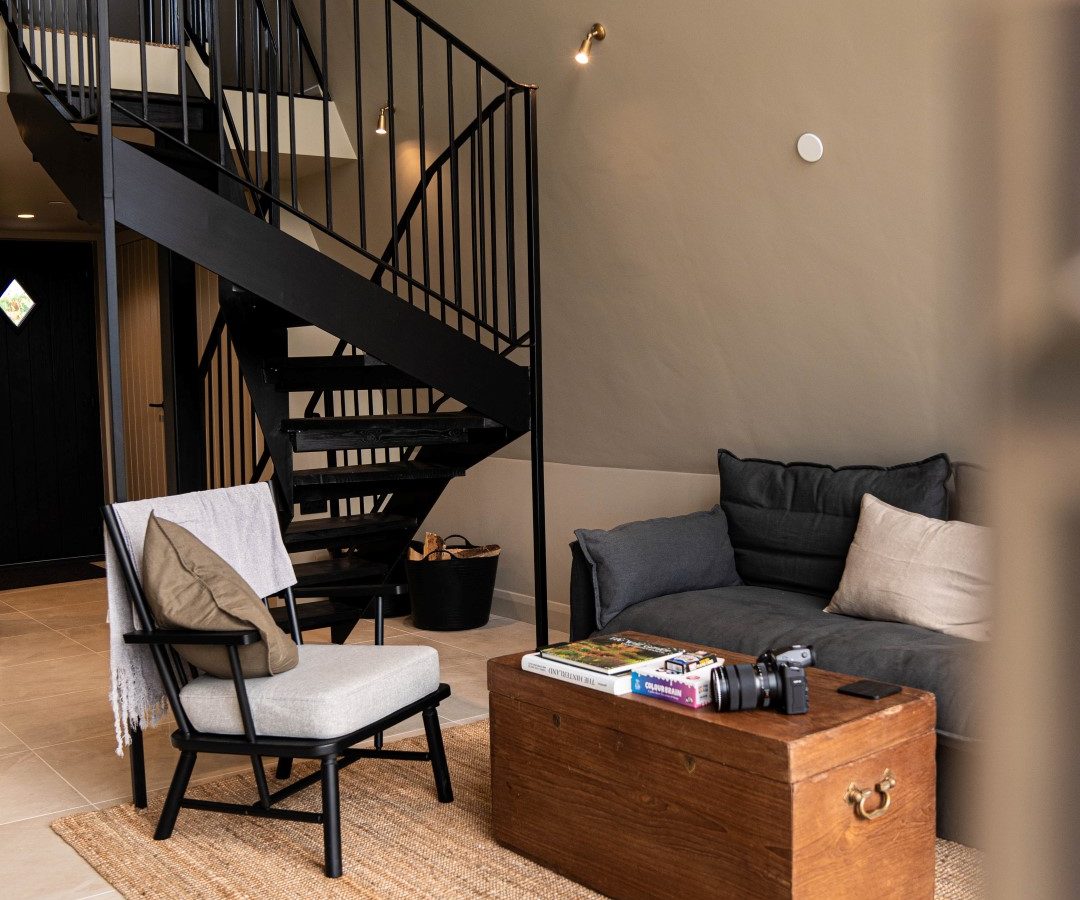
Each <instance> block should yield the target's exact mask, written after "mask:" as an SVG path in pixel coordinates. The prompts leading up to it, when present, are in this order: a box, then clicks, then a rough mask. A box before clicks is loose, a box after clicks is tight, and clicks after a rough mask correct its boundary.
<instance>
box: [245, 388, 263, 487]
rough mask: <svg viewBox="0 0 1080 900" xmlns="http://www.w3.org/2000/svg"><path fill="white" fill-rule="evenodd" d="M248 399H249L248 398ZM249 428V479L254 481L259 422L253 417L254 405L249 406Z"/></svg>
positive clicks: (257, 456) (258, 451) (257, 458)
mask: <svg viewBox="0 0 1080 900" xmlns="http://www.w3.org/2000/svg"><path fill="white" fill-rule="evenodd" d="M249 399H250V398H249ZM248 425H249V426H250V428H251V460H252V462H251V477H252V478H253V479H254V478H255V477H256V476H255V467H256V466H257V465H258V463H259V453H260V450H259V422H258V419H256V417H255V404H254V403H253V404H251V416H250V419H249V422H248Z"/></svg>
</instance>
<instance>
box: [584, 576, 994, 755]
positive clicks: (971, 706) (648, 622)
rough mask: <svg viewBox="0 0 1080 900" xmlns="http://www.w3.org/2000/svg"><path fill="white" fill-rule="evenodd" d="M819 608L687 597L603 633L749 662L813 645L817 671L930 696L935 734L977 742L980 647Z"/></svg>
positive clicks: (766, 599) (743, 595) (789, 596)
mask: <svg viewBox="0 0 1080 900" xmlns="http://www.w3.org/2000/svg"><path fill="white" fill-rule="evenodd" d="M825 602H826V601H825V600H824V599H822V598H821V597H815V596H811V595H809V594H800V593H797V592H795V591H782V590H777V589H775V588H767V587H757V586H750V585H745V586H742V587H726V588H713V589H711V590H707V591H688V592H686V593H682V594H670V595H668V596H667V597H657V598H655V599H653V600H646V601H644V602H642V603H637V604H635V605H634V606H631V607H630V608H629V609H627V610H624V611H623V612H621V613H619V615H617V616H616V617H615V618H614V619H612V620H611V621H610V622H609V623H608V624H607V626H605V627H604V628H603V629H601V633H602V634H612V633H614V632H616V631H643V632H646V633H647V634H655V635H659V636H661V637H666V638H671V639H672V640H675V641H680V640H681V641H691V642H698V643H703V644H710V645H712V646H714V647H721V648H723V649H725V650H734V651H737V652H739V653H749V654H752V655H754V656H757V654H759V653H761V652H762V651H763V650H765V649H767V648H769V647H781V646H784V645H785V644H797V643H801V644H813V645H814V650H815V652H816V653H817V663H818V665H819V666H820V667H821V668H823V669H830V670H832V671H834V672H843V673H845V674H848V675H857V676H859V677H860V678H871V679H876V680H878V681H887V682H891V683H893V684H903V685H907V686H908V687H914V688H919V689H921V690H924V691H931V692H933V693H934V694H935V695H936V696H937V714H938V721H937V727H938V732H939V733H940V734H944V735H949V736H950V737H954V738H956V739H958V740H972V739H975V738H977V737H978V736H979V731H980V729H979V721H980V719H981V714H980V711H979V710H978V708H977V707H976V704H975V703H974V702H973V699H972V698H973V696H974V695H975V693H976V692H975V684H976V682H975V677H976V672H977V671H978V663H979V656H980V654H981V653H982V652H983V651H984V650H985V645H981V644H980V643H979V642H978V641H969V640H966V639H965V638H959V637H953V636H951V635H947V634H939V633H938V632H936V631H928V630H927V629H925V628H919V627H917V626H915V625H903V624H900V623H898V622H873V621H869V620H866V619H855V618H851V617H849V616H840V615H832V614H829V613H826V612H823V611H822V610H823V607H824V606H825ZM810 702H811V704H812V703H813V702H814V698H813V697H811V698H810Z"/></svg>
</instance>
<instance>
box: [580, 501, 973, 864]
mask: <svg viewBox="0 0 1080 900" xmlns="http://www.w3.org/2000/svg"><path fill="white" fill-rule="evenodd" d="M951 506H953V508H954V509H956V508H957V506H958V504H955V503H954V504H951ZM571 551H572V554H573V564H572V569H571V576H570V607H571V625H570V636H571V639H573V640H577V639H580V638H584V637H588V636H590V635H593V634H610V633H613V632H617V631H626V630H633V631H642V632H647V633H649V634H656V635H662V636H664V637H668V638H672V639H673V640H675V641H680V640H683V641H692V642H699V643H704V644H710V645H714V646H717V647H722V648H725V649H728V650H734V651H737V652H740V653H748V654H753V655H757V654H758V653H760V652H761V651H762V650H765V649H766V648H768V647H776V646H782V645H784V644H791V643H806V644H812V645H813V646H814V649H815V651H816V653H817V659H818V665H819V666H820V667H821V668H824V669H830V670H833V671H836V672H843V673H845V674H849V675H857V676H860V677H864V678H872V679H876V680H879V681H886V682H891V683H894V684H902V685H908V686H911V687H915V688H920V689H922V690H927V691H931V692H933V693H934V695H935V696H936V698H937V715H938V721H937V733H938V752H937V763H938V773H937V775H938V802H937V817H938V826H937V827H938V835H939V836H941V837H944V838H947V839H950V840H955V841H960V842H961V843H968V844H971V843H973V842H974V836H973V834H972V831H971V828H970V827H968V826H967V824H966V822H965V816H964V805H965V804H964V801H965V799H966V798H969V797H970V796H971V787H970V786H971V777H972V769H973V765H972V762H973V756H974V753H975V750H976V745H977V742H976V739H975V735H976V732H977V724H978V723H977V711H976V708H975V702H974V697H973V695H974V691H973V690H972V688H971V685H972V679H973V672H974V671H975V669H976V665H977V663H976V657H977V655H978V654H979V653H980V652H981V651H983V650H984V649H985V645H983V644H979V643H977V642H974V641H968V640H965V639H963V638H957V637H951V636H948V635H944V634H940V633H938V632H935V631H928V630H926V629H923V628H918V627H915V626H912V625H902V624H898V623H893V622H875V621H867V620H863V619H854V618H850V617H847V616H841V615H834V614H827V613H824V612H823V609H824V608H825V606H826V605H827V603H828V598H826V597H822V596H816V595H811V594H807V593H801V592H796V591H791V590H779V589H777V588H775V587H770V586H764V585H761V584H753V583H744V584H743V585H740V586H736V587H722V588H713V589H709V590H698V591H690V592H686V593H679V594H671V595H668V596H663V597H655V598H653V599H650V600H645V601H642V602H640V603H637V604H635V605H633V606H630V607H629V608H628V609H625V610H623V611H622V612H620V613H619V614H618V615H616V616H615V617H614V618H613V619H612V620H611V621H610V622H608V623H607V624H606V625H605V627H603V628H601V629H598V628H597V618H596V600H595V596H594V585H593V577H592V569H591V566H590V564H589V561H588V559H587V558H586V556H585V554H584V553H583V552H582V550H581V548H580V546H579V545H578V543H577V542H576V541H575V542H574V543H573V544H572V545H571ZM743 581H744V582H748V581H749V579H747V578H746V576H745V575H744V576H743ZM811 703H813V697H811Z"/></svg>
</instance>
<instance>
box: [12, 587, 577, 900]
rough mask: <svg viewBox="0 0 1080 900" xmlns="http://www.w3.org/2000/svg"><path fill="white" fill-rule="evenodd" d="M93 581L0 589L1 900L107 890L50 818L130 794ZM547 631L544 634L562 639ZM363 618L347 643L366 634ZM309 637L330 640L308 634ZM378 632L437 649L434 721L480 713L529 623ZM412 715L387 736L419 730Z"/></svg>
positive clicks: (157, 754) (210, 771) (160, 755)
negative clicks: (494, 662) (489, 681)
mask: <svg viewBox="0 0 1080 900" xmlns="http://www.w3.org/2000/svg"><path fill="white" fill-rule="evenodd" d="M104 620H105V582H104V580H103V579H98V580H94V581H81V582H74V583H71V584H63V585H46V586H41V587H33V588H24V589H21V590H14V591H5V592H0V872H3V875H4V890H3V895H4V897H5V898H6V900H19V898H35V900H45V898H69V900H79V898H85V897H117V896H119V895H118V894H117V893H116V892H115V891H113V890H112V889H111V888H110V887H109V885H108V884H107V883H106V882H104V881H103V880H102V879H101V878H100V877H99V876H98V875H97V873H96V872H94V870H93V869H92V868H90V866H89V865H87V864H86V863H85V862H83V861H82V859H81V858H80V857H79V856H78V855H77V854H76V853H75V851H73V850H71V849H70V848H69V847H68V846H67V845H66V844H65V843H64V842H63V841H61V840H60V838H58V837H56V835H54V834H53V832H52V831H51V829H50V828H49V823H50V822H51V821H52V820H53V819H55V818H57V817H58V816H61V815H68V814H70V813H72V812H75V811H78V810H87V809H93V808H95V807H99V808H100V807H103V806H108V805H110V804H114V803H123V802H129V799H130V794H129V782H128V769H127V762H126V760H123V759H120V758H119V757H117V756H116V754H115V752H114V751H115V743H116V742H115V738H114V737H113V721H112V710H111V708H110V706H109V702H108V699H107V698H108V630H107V626H106V625H105V624H104ZM565 638H566V636H565V635H560V634H557V633H553V634H552V640H565ZM372 639H373V628H372V624H371V623H370V622H362V623H361V624H360V626H358V627H357V629H356V631H355V632H354V633H353V636H352V638H351V639H350V642H356V643H370V642H371V641H372ZM305 640H306V641H308V642H327V641H329V634H328V632H309V633H308V634H307V635H305ZM386 641H387V643H394V644H416V643H422V644H429V645H431V646H432V647H435V648H436V649H437V650H438V651H439V659H440V662H441V665H442V679H443V681H445V682H447V683H448V684H449V685H450V688H451V690H452V692H453V693H452V696H451V697H450V699H449V700H448V701H447V702H446V703H444V704H443V705H442V706H441V707H440V713H441V716H442V720H443V723H444V725H446V726H447V727H452V726H453V725H454V724H461V723H464V722H469V721H473V720H475V719H478V718H483V717H485V716H486V715H487V687H486V675H485V663H486V661H487V659H488V658H489V657H492V656H498V655H500V654H503V653H510V652H512V651H515V650H524V649H527V648H528V647H530V646H531V645H532V644H533V642H534V637H533V629H532V626H531V625H530V624H526V623H523V622H515V621H513V620H511V619H502V618H497V617H495V618H492V620H491V622H490V623H489V624H488V625H487V626H486V627H484V628H481V629H476V630H474V631H461V632H430V631H419V630H417V629H415V628H413V627H411V624H410V620H409V619H389V620H387V627H386ZM422 731H423V729H422V727H421V725H420V721H419V717H416V719H415V720H410V721H408V722H404V723H402V724H401V725H400V726H398V727H396V728H395V729H393V731H391V732H390V733H389V734H390V735H391V736H405V735H407V734H415V733H422ZM168 733H169V728H168V726H162V727H160V728H158V729H156V730H155V731H153V732H150V733H148V734H147V736H146V759H147V780H148V785H149V788H150V790H151V791H161V790H163V789H164V788H165V787H166V786H167V785H168V781H169V778H170V776H171V774H172V768H173V766H174V765H175V760H176V751H175V750H174V749H173V748H172V746H171V745H170V744H169V738H168ZM246 769H247V764H246V762H245V763H244V764H242V765H239V766H238V765H236V763H235V760H234V759H230V758H228V757H200V758H199V762H198V764H197V766H196V769H195V776H194V779H193V780H194V781H199V780H206V779H208V778H214V777H217V776H219V775H221V774H223V773H225V772H230V771H238V770H246Z"/></svg>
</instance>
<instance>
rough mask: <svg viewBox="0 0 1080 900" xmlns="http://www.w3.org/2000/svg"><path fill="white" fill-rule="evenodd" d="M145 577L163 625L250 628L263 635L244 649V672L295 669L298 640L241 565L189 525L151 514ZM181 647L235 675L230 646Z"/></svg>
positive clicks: (212, 670) (209, 666)
mask: <svg viewBox="0 0 1080 900" xmlns="http://www.w3.org/2000/svg"><path fill="white" fill-rule="evenodd" d="M142 582H143V588H144V589H145V591H146V599H147V602H148V603H149V604H150V609H151V611H152V612H153V614H154V619H155V620H156V621H157V623H158V625H160V626H161V627H162V628H183V629H189V630H198V631H246V630H248V629H251V628H257V629H258V630H259V633H260V634H261V635H262V640H261V641H259V642H258V643H257V644H249V645H248V646H246V647H241V648H240V664H241V668H242V669H243V672H244V676H245V677H248V678H260V677H263V676H266V675H276V674H278V673H280V672H287V671H288V670H289V669H292V668H295V667H296V664H297V662H298V661H299V656H298V653H297V649H296V644H295V643H293V640H292V638H291V637H289V636H288V635H286V634H285V633H284V632H283V631H282V630H281V629H280V628H279V627H278V625H277V623H276V622H275V621H274V619H273V617H272V616H271V615H270V613H269V612H268V611H267V609H266V607H265V606H263V603H262V600H260V599H259V598H258V597H257V596H256V594H255V592H254V591H253V590H252V589H251V586H250V585H249V584H248V583H247V582H246V581H244V579H243V578H241V577H240V576H239V575H238V574H237V572H236V570H235V569H234V568H233V567H232V566H230V565H229V564H228V563H227V562H225V560H223V559H222V558H221V557H220V556H218V555H217V554H216V553H215V552H214V551H213V550H211V549H210V548H209V547H207V546H206V544H204V543H203V542H202V541H200V540H199V539H198V538H197V537H195V535H193V534H192V533H191V532H190V531H188V530H187V529H186V528H183V527H182V526H180V525H177V524H176V523H175V522H170V521H168V520H166V519H159V518H157V516H155V515H153V514H152V513H151V515H150V520H149V522H147V525H146V540H145V542H144V544H143V565H142ZM176 650H177V652H178V653H179V654H180V655H181V656H182V657H183V658H184V659H186V660H187V661H188V662H189V663H191V664H192V665H193V666H195V667H196V668H199V669H202V670H203V671H204V672H206V673H208V674H210V675H216V676H218V677H219V678H231V677H232V668H231V667H230V666H229V653H228V650H227V649H226V648H225V647H205V646H195V645H190V644H187V645H183V646H178V647H177V648H176Z"/></svg>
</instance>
